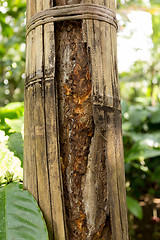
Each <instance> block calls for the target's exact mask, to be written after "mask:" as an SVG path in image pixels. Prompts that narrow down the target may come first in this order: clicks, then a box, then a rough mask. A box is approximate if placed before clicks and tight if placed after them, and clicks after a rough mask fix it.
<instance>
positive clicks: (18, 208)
mask: <svg viewBox="0 0 160 240" xmlns="http://www.w3.org/2000/svg"><path fill="white" fill-rule="evenodd" d="M0 239H2V240H13V239H15V240H18V239H19V240H38V239H43V240H48V233H47V228H46V225H45V222H44V219H43V216H42V213H41V211H40V209H39V207H38V205H37V202H36V200H35V199H34V198H33V196H32V195H31V194H30V193H29V192H28V191H23V190H22V189H20V187H19V184H18V183H10V184H9V185H7V186H4V187H1V188H0Z"/></svg>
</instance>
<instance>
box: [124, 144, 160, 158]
mask: <svg viewBox="0 0 160 240" xmlns="http://www.w3.org/2000/svg"><path fill="white" fill-rule="evenodd" d="M157 156H160V150H159V149H155V148H152V147H149V146H147V145H145V144H142V143H140V142H136V143H135V144H134V145H133V146H132V148H131V150H130V151H129V153H128V154H127V156H126V159H125V160H126V162H129V161H132V160H139V159H148V158H153V157H157Z"/></svg>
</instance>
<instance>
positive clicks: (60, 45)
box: [56, 21, 110, 240]
mask: <svg viewBox="0 0 160 240" xmlns="http://www.w3.org/2000/svg"><path fill="white" fill-rule="evenodd" d="M82 36H83V35H82V25H81V22H80V21H74V22H73V21H72V22H64V23H57V24H56V81H57V85H58V99H59V125H60V126H59V129H60V134H59V135H60V152H61V161H62V163H61V164H62V175H63V184H64V196H65V207H66V215H67V226H68V235H69V236H68V238H69V239H73V240H74V239H105V238H104V237H107V236H109V235H108V234H109V232H110V230H109V229H110V227H109V225H108V220H107V212H108V210H107V209H106V208H107V176H106V166H105V141H104V139H103V138H102V136H101V135H102V134H103V129H102V127H101V126H98V125H96V127H95V126H94V117H93V110H92V108H93V104H92V97H91V96H92V81H91V69H90V65H91V64H90V54H89V49H87V45H86V43H85V42H84V41H83V37H82ZM98 144H100V146H99V145H98ZM95 147H96V149H94V148H95ZM97 152H99V153H98V154H97ZM94 177H95V179H94ZM108 239H110V238H108Z"/></svg>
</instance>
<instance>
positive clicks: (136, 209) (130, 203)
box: [127, 196, 143, 219]
mask: <svg viewBox="0 0 160 240" xmlns="http://www.w3.org/2000/svg"><path fill="white" fill-rule="evenodd" d="M127 207H128V209H129V211H130V212H131V213H132V214H133V215H134V216H135V217H137V218H139V219H142V217H143V212H142V207H141V206H140V205H139V203H138V201H136V200H135V199H133V198H131V197H129V196H127Z"/></svg>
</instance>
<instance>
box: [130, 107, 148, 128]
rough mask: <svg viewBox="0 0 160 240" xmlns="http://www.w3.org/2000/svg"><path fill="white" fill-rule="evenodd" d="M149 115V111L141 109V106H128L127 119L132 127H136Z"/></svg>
mask: <svg viewBox="0 0 160 240" xmlns="http://www.w3.org/2000/svg"><path fill="white" fill-rule="evenodd" d="M149 115H150V113H149V112H148V111H147V110H145V109H143V107H142V106H133V105H131V106H130V108H129V120H130V122H131V123H132V124H133V126H134V127H138V126H139V125H140V124H141V123H143V122H144V121H145V120H146V119H147V117H148V116H149Z"/></svg>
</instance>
